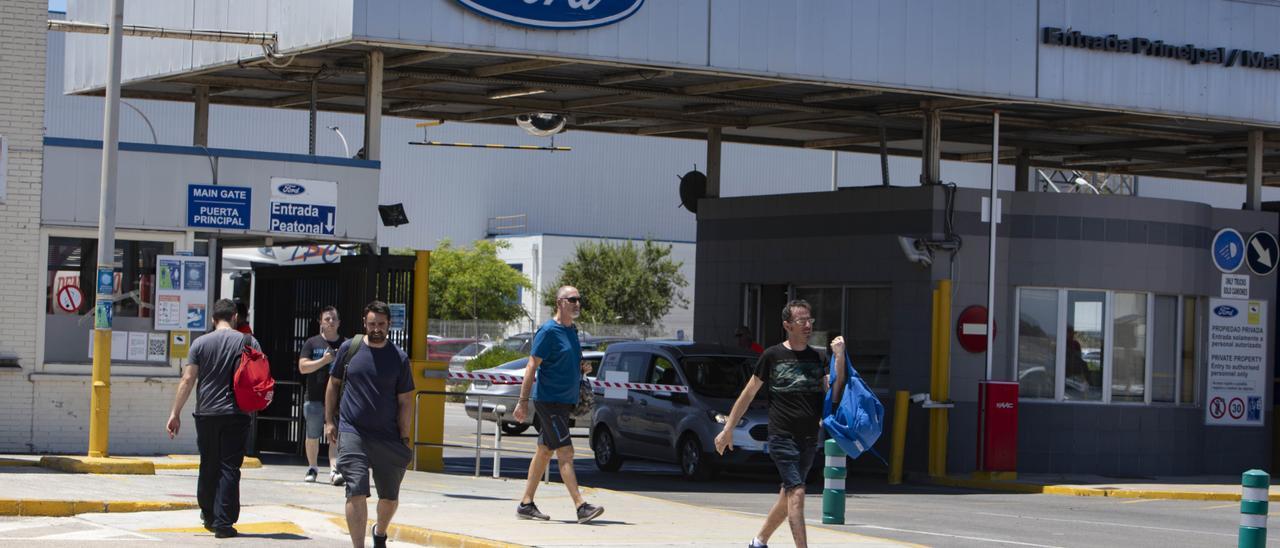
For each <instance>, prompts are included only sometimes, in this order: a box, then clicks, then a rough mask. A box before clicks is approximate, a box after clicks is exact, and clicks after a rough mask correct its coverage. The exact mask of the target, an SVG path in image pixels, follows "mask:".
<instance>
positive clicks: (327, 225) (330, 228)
mask: <svg viewBox="0 0 1280 548" xmlns="http://www.w3.org/2000/svg"><path fill="white" fill-rule="evenodd" d="M324 229H325V230H328V231H329V232H333V214H332V213H330V214H329V220H328V221H327V222H325V224H324ZM1268 261H1270V259H1268ZM1268 264H1270V263H1268Z"/></svg>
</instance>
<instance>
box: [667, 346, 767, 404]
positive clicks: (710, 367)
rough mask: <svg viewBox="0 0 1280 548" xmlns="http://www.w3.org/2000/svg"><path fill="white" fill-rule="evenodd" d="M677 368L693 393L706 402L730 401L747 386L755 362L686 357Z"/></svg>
mask: <svg viewBox="0 0 1280 548" xmlns="http://www.w3.org/2000/svg"><path fill="white" fill-rule="evenodd" d="M680 365H681V366H682V368H683V369H684V374H685V377H688V379H689V388H691V389H692V390H693V391H694V392H696V393H698V394H699V395H702V396H706V397H708V398H727V399H733V398H737V397H738V394H741V393H742V389H743V387H745V386H747V380H749V379H750V378H751V370H752V369H753V368H754V367H755V360H754V359H752V358H749V357H746V356H689V357H687V358H684V359H683V360H681V361H680ZM761 392H763V390H762V391H761Z"/></svg>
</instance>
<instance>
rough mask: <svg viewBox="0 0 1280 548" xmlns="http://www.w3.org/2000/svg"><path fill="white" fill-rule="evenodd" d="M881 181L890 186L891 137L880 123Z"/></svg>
mask: <svg viewBox="0 0 1280 548" xmlns="http://www.w3.org/2000/svg"><path fill="white" fill-rule="evenodd" d="M880 183H881V185H883V186H889V137H888V135H886V133H885V130H884V124H880Z"/></svg>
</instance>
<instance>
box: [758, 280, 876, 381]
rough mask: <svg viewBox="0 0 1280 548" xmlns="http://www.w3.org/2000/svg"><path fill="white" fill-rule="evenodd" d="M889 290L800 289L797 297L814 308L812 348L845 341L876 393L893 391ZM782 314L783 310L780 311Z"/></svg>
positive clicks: (846, 346)
mask: <svg viewBox="0 0 1280 548" xmlns="http://www.w3.org/2000/svg"><path fill="white" fill-rule="evenodd" d="M891 294H892V293H891V290H890V289H889V288H887V287H856V286H851V287H840V286H836V287H796V288H794V290H793V295H794V297H795V298H797V299H804V300H806V301H808V302H809V305H810V306H811V307H812V308H813V317H814V320H815V321H814V324H813V334H812V335H811V336H810V337H809V344H812V345H814V346H821V347H826V346H828V345H829V344H830V340H829V339H830V337H831V336H832V335H833V334H839V335H841V336H843V337H844V341H845V349H846V351H847V352H848V353H849V360H850V361H852V362H853V367H854V368H855V369H856V370H857V371H858V375H860V376H861V377H862V379H863V380H864V381H866V382H867V385H868V386H870V387H871V388H872V389H880V390H887V389H888V388H889V341H890V326H891V325H892V324H891V323H890V320H891V317H892V313H893V309H892V306H891V304H890V302H889V299H890V296H891ZM779 312H781V310H779ZM766 317H767V316H766Z"/></svg>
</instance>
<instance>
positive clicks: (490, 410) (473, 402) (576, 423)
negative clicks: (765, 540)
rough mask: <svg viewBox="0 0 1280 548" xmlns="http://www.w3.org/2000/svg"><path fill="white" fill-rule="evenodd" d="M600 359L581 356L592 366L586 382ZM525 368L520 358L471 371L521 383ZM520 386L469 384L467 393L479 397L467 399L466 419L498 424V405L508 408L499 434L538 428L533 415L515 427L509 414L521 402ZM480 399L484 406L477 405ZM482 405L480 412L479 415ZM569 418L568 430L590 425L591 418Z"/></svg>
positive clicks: (509, 383) (594, 355)
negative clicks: (503, 376)
mask: <svg viewBox="0 0 1280 548" xmlns="http://www.w3.org/2000/svg"><path fill="white" fill-rule="evenodd" d="M603 357H604V353H603V352H583V353H582V360H583V361H585V362H589V363H590V364H591V372H590V373H588V374H587V379H588V380H591V379H595V375H596V371H597V370H599V369H600V360H601V358H603ZM528 364H529V358H520V359H517V360H512V361H509V362H507V363H504V364H502V365H499V366H497V367H494V368H491V369H481V370H479V371H473V373H498V374H502V375H512V376H516V377H520V378H521V379H523V378H524V370H525V367H526V366H528ZM520 384H521V381H495V382H490V381H471V390H469V391H468V392H469V393H471V394H479V396H467V399H466V402H465V403H464V404H463V406H464V407H465V408H466V411H467V416H469V417H471V418H473V419H474V418H476V416H477V415H480V414H481V413H482V412H483V414H484V418H483V420H487V421H497V420H498V414H497V412H496V411H495V410H496V409H497V408H498V406H499V405H505V406H507V411H506V414H504V415H503V417H502V424H501V427H502V432H503V433H505V434H511V435H516V434H520V433H523V432H524V431H525V430H528V429H529V426H531V425H532V424H537V423H536V422H534V421H533V416H532V415H530V416H529V421H530V422H526V423H518V422H516V421H515V417H513V416H512V413H514V412H515V410H516V400H518V399H520ZM482 398H483V400H484V401H483V402H481V401H480V400H481V399H482ZM482 405H483V411H481V409H482ZM571 418H572V419H573V423H572V424H570V425H569V426H570V427H571V428H586V427H587V426H588V425H590V424H591V416H590V415H580V416H577V415H576V416H573V417H571Z"/></svg>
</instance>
